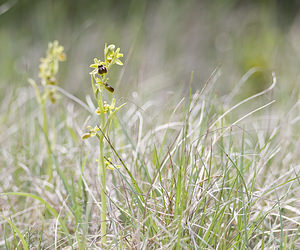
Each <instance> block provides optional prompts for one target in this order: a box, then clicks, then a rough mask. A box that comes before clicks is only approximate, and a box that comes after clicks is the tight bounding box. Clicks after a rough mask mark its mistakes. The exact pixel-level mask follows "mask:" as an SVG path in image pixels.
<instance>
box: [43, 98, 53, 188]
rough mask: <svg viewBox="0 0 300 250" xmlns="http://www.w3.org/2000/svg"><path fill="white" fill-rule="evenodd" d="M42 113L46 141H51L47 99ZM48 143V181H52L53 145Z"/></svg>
mask: <svg viewBox="0 0 300 250" xmlns="http://www.w3.org/2000/svg"><path fill="white" fill-rule="evenodd" d="M41 108H42V113H43V130H44V135H45V139H46V141H49V134H48V123H47V115H46V101H45V100H43V101H42V107H41ZM46 145H47V152H48V163H47V165H48V182H51V180H52V177H53V170H52V158H51V148H50V147H51V146H50V144H49V143H46Z"/></svg>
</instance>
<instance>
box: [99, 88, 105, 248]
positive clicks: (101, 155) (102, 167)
mask: <svg viewBox="0 0 300 250" xmlns="http://www.w3.org/2000/svg"><path fill="white" fill-rule="evenodd" d="M99 106H100V110H101V116H100V119H101V129H103V128H104V126H105V115H104V113H103V101H102V91H100V98H99ZM103 132H104V131H103ZM99 139H100V142H99V149H100V152H99V160H98V168H99V177H100V183H101V245H102V247H105V244H106V242H107V237H106V194H105V191H106V167H105V163H104V136H103V134H101V135H100V138H99Z"/></svg>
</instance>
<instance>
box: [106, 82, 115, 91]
mask: <svg viewBox="0 0 300 250" xmlns="http://www.w3.org/2000/svg"><path fill="white" fill-rule="evenodd" d="M104 87H105V88H106V90H108V91H109V92H110V93H114V91H115V89H114V88H113V87H112V86H110V85H109V84H107V83H105V85H104Z"/></svg>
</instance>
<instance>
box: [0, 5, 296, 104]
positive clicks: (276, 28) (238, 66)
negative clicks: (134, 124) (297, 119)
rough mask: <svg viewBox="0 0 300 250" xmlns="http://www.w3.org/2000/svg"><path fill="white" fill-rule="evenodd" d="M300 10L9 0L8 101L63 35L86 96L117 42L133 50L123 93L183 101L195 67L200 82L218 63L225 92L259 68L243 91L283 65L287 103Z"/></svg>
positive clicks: (254, 88)
mask: <svg viewBox="0 0 300 250" xmlns="http://www.w3.org/2000/svg"><path fill="white" fill-rule="evenodd" d="M299 8H300V1H297V0H289V1H279V0H277V1H267V0H265V1H253V0H252V1H250V0H249V1H237V0H227V1H221V0H219V1H209V0H207V1H196V0H185V1H178V0H172V1H171V0H169V1H158V0H152V1H146V0H123V1H116V0H115V1H114V0H107V1H83V0H76V1H63V0H45V1H39V0H0V98H1V100H2V99H3V98H5V96H6V95H7V93H8V92H9V93H13V92H14V91H15V90H16V89H17V88H18V87H28V86H29V84H28V82H27V78H28V77H31V78H34V79H36V80H38V65H39V60H40V58H41V57H44V56H45V51H46V49H47V44H48V42H49V41H53V40H55V39H57V40H59V42H60V43H61V44H62V45H63V46H64V47H65V50H66V54H67V62H65V63H62V64H61V68H60V72H59V76H58V78H59V84H60V86H62V87H63V88H64V89H66V90H67V91H68V92H70V93H72V94H74V95H76V96H77V97H79V98H81V99H84V98H85V96H86V95H87V94H91V88H90V77H89V74H88V73H89V71H90V69H89V64H90V63H92V61H93V58H94V57H98V58H99V57H100V58H101V57H103V48H104V43H105V42H107V43H114V44H116V45H117V46H118V47H120V48H121V51H122V52H123V53H124V55H125V57H124V60H126V62H125V67H123V68H121V67H120V68H115V69H114V70H115V71H116V74H115V77H111V85H113V86H114V87H115V88H116V95H117V96H118V97H123V98H125V99H131V98H132V95H136V94H138V95H139V97H140V99H141V100H145V98H146V99H147V98H156V99H157V100H165V97H168V96H172V97H175V98H180V97H182V96H183V95H185V94H186V93H187V91H188V87H189V82H190V78H191V74H192V72H194V75H193V89H200V88H201V87H202V86H203V85H204V84H205V82H206V81H207V79H208V78H209V77H210V75H211V74H212V72H213V71H214V70H215V69H216V68H218V69H219V71H220V73H221V75H220V77H219V78H218V81H217V82H216V85H215V86H214V88H215V92H216V93H217V94H218V95H221V96H223V95H226V94H228V93H230V92H231V91H232V89H233V88H234V86H235V85H236V84H237V83H238V82H239V80H240V79H241V78H242V76H243V75H244V74H245V73H246V72H248V71H249V70H251V69H252V68H255V69H254V70H253V72H254V73H253V74H251V76H250V78H249V79H248V80H247V84H245V85H244V86H243V89H242V91H239V93H238V95H237V98H238V99H241V98H245V97H247V96H249V95H251V94H253V93H256V92H258V91H260V90H262V89H265V88H267V87H268V86H269V85H270V83H271V79H272V77H271V72H272V71H274V72H275V73H276V76H277V79H278V85H277V87H276V90H275V92H276V95H278V98H277V99H278V100H280V101H281V102H280V103H281V105H286V103H288V101H289V100H290V97H291V96H295V98H296V97H297V94H298V92H299V80H300V79H299V76H300V71H299V69H300V15H299ZM287 97H289V98H287Z"/></svg>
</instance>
